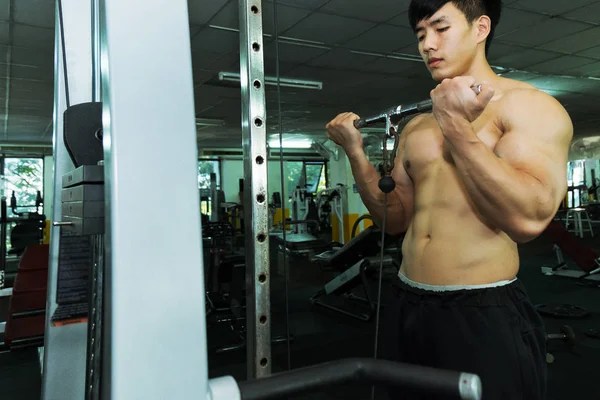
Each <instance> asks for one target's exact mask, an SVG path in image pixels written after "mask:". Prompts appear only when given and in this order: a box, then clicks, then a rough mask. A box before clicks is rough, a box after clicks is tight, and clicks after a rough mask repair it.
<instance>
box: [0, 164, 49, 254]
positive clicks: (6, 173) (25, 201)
mask: <svg viewBox="0 0 600 400" xmlns="http://www.w3.org/2000/svg"><path fill="white" fill-rule="evenodd" d="M3 162H4V165H3V167H4V168H3V171H2V181H3V183H2V196H4V197H6V206H7V210H6V213H7V217H8V218H10V217H15V215H13V212H12V210H11V208H10V199H11V197H12V194H13V193H14V194H15V198H16V200H17V209H16V211H17V212H19V213H22V212H36V211H39V213H42V212H43V209H42V208H41V207H40V209H39V210H37V209H36V207H35V202H36V199H37V192H38V190H39V191H40V193H42V197H43V190H44V160H43V159H41V158H5V159H3ZM46 201H52V199H46ZM14 225H15V223H14V222H11V223H8V224H7V226H6V248H7V249H10V248H11V243H10V237H11V236H10V235H11V231H12V228H13V227H14Z"/></svg>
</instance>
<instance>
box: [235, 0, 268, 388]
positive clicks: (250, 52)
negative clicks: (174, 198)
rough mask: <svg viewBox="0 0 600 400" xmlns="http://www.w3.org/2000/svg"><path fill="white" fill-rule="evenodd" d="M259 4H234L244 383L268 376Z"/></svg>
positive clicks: (249, 1)
mask: <svg viewBox="0 0 600 400" xmlns="http://www.w3.org/2000/svg"><path fill="white" fill-rule="evenodd" d="M262 15H263V10H262V2H261V1H260V0H239V16H240V80H241V89H242V144H243V149H244V206H245V208H244V213H245V215H244V217H245V220H246V221H248V222H249V223H247V224H246V284H247V287H246V293H247V295H246V296H247V301H246V331H247V338H246V341H247V343H246V345H247V357H248V358H247V364H248V379H251V378H260V377H264V376H268V375H270V373H271V301H270V290H269V285H270V266H269V228H268V222H269V212H268V208H267V201H266V200H267V193H268V191H267V138H266V122H267V116H266V111H265V91H264V86H265V85H264V62H263V40H262V38H263V32H262Z"/></svg>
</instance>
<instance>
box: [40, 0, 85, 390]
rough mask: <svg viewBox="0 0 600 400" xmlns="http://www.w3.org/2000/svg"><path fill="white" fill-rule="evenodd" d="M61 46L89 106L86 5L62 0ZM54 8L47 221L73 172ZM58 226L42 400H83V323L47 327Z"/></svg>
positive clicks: (56, 235) (74, 96) (75, 92)
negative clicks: (50, 191) (65, 136)
mask: <svg viewBox="0 0 600 400" xmlns="http://www.w3.org/2000/svg"><path fill="white" fill-rule="evenodd" d="M62 11H63V23H64V26H63V28H64V33H65V46H66V64H67V70H68V71H67V72H68V81H69V82H68V83H69V98H70V104H77V103H83V102H88V101H90V98H91V97H92V91H91V79H90V77H91V76H92V70H91V66H92V63H91V49H90V43H91V37H90V32H91V27H90V14H91V12H90V2H86V1H81V0H62ZM60 27H61V25H60V20H59V17H58V3H57V7H56V24H55V46H54V50H55V51H54V111H53V113H54V124H53V146H54V151H53V153H54V198H53V199H52V200H49V201H52V202H53V208H52V216H51V219H52V221H60V220H61V217H62V208H61V192H62V176H63V175H64V174H65V173H67V172H68V171H71V170H72V169H73V163H72V162H71V159H70V158H69V155H68V153H67V150H66V148H65V145H64V141H63V112H64V111H65V109H66V108H67V103H66V95H65V76H64V70H63V68H64V66H65V65H64V63H63V49H62V46H61V33H60ZM59 244H60V227H52V228H51V240H50V260H49V265H48V300H47V302H46V304H47V306H46V333H45V339H44V361H43V372H44V373H43V376H42V398H43V399H47V400H55V399H61V400H71V399H73V400H80V399H83V398H84V397H85V396H84V389H85V388H84V385H85V364H86V340H87V324H85V323H78V324H71V325H66V326H57V327H55V326H52V324H51V323H50V317H51V316H52V315H53V314H54V311H55V310H56V306H57V304H56V289H57V277H58V250H59Z"/></svg>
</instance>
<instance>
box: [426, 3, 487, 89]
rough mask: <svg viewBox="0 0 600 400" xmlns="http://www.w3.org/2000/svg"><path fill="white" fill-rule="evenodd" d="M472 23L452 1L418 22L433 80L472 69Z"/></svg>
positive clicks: (473, 39)
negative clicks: (470, 23)
mask: <svg viewBox="0 0 600 400" xmlns="http://www.w3.org/2000/svg"><path fill="white" fill-rule="evenodd" d="M474 25H475V24H473V26H474ZM473 26H470V25H469V23H468V22H467V19H466V18H465V15H464V14H463V13H462V12H461V11H460V10H459V9H458V8H456V6H455V5H454V4H453V3H452V2H449V3H446V5H444V6H443V7H442V8H440V9H439V10H438V12H436V13H435V14H433V15H432V16H431V17H430V18H429V19H424V20H422V21H420V22H419V23H418V24H417V26H416V31H417V32H416V34H417V40H418V41H419V53H420V54H421V57H422V58H423V61H425V65H427V69H429V72H431V76H432V77H433V79H434V80H436V81H438V82H440V81H442V80H444V79H446V78H454V77H456V76H460V75H463V74H465V73H466V71H467V70H468V69H469V67H470V66H471V63H472V61H473V59H474V57H475V54H476V49H477V42H476V40H475V39H476V35H474V32H473V29H474V28H473Z"/></svg>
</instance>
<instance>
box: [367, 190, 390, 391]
mask: <svg viewBox="0 0 600 400" xmlns="http://www.w3.org/2000/svg"><path fill="white" fill-rule="evenodd" d="M387 196H388V195H387V193H384V195H383V221H382V223H381V256H380V260H379V289H378V290H377V314H376V317H375V353H374V357H373V358H375V359H377V350H378V345H379V315H380V313H381V281H382V276H383V252H384V250H385V220H386V218H387ZM374 399H375V386H373V390H372V391H371V400H374Z"/></svg>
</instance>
